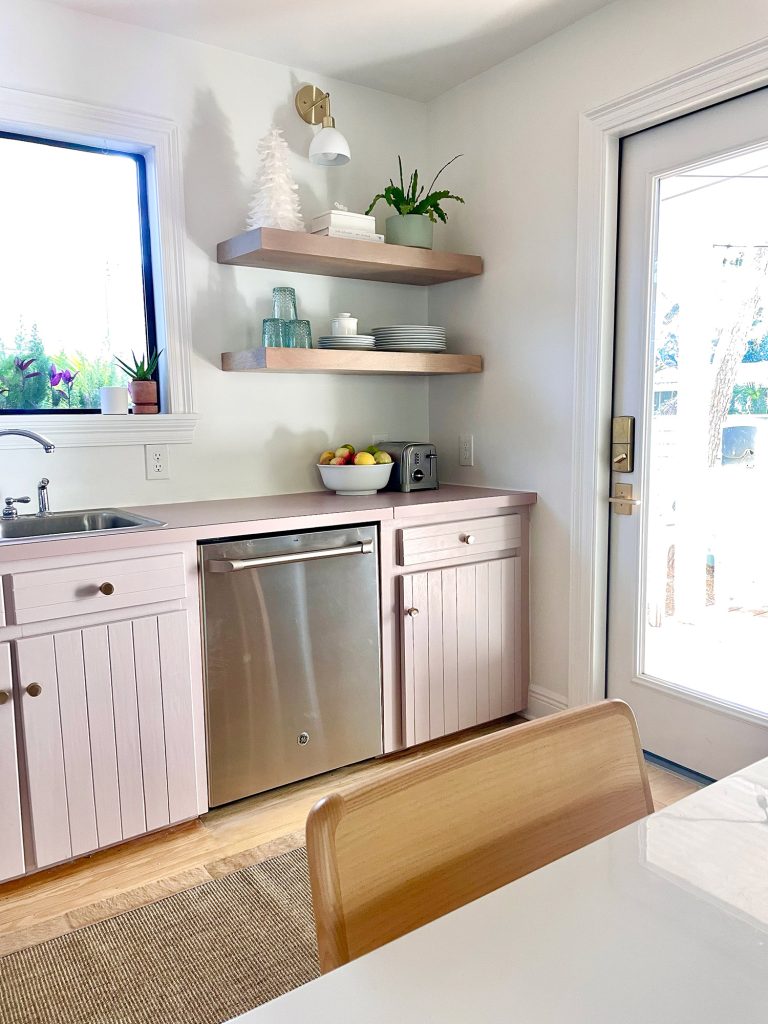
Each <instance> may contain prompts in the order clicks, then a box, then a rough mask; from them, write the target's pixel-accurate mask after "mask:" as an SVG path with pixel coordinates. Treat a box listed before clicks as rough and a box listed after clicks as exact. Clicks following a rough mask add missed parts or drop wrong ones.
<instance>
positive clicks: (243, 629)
mask: <svg viewBox="0 0 768 1024" xmlns="http://www.w3.org/2000/svg"><path fill="white" fill-rule="evenodd" d="M200 560H201V568H202V586H203V616H204V626H205V628H204V639H205V672H206V701H207V730H208V787H209V798H210V803H211V806H212V807H216V806H218V805H219V804H225V803H229V802H230V801H231V800H239V799H240V798H241V797H244V796H250V795H251V794H253V793H261V792H263V791H264V790H267V789H274V787H275V786H283V785H285V784H286V783H288V782H295V781H296V780H297V779H305V778H308V777H309V776H311V775H317V774H319V773H320V772H325V771H329V770H330V769H332V768H338V767H340V766H341V765H347V764H354V763H355V762H356V761H363V760H365V759H366V758H369V757H374V756H375V755H376V754H380V753H381V752H382V722H381V653H380V638H379V571H378V552H377V544H376V528H375V527H374V526H350V527H345V528H341V529H335V530H317V531H314V532H307V533H290V534H280V535H272V536H265V537H252V538H248V539H237V540H228V541H215V542H210V543H203V544H201V545H200Z"/></svg>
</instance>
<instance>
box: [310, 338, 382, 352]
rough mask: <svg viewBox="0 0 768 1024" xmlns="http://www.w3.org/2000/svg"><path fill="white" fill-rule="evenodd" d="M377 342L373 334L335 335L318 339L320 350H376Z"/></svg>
mask: <svg viewBox="0 0 768 1024" xmlns="http://www.w3.org/2000/svg"><path fill="white" fill-rule="evenodd" d="M374 346H375V341H374V338H373V335H372V334H344V335H342V334H334V335H326V336H325V337H323V338H318V339H317V347H318V348H357V349H370V348H374Z"/></svg>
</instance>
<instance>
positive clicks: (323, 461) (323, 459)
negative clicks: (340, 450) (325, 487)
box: [317, 452, 336, 466]
mask: <svg viewBox="0 0 768 1024" xmlns="http://www.w3.org/2000/svg"><path fill="white" fill-rule="evenodd" d="M335 454H336V453H335V452H323V454H322V455H321V456H320V458H319V459H318V460H317V461H318V462H319V463H320V465H321V466H327V465H329V463H330V461H331V459H332V458H333V457H334V455H335Z"/></svg>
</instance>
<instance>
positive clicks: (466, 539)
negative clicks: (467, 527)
mask: <svg viewBox="0 0 768 1024" xmlns="http://www.w3.org/2000/svg"><path fill="white" fill-rule="evenodd" d="M461 540H462V542H463V543H464V544H475V543H476V542H477V537H475V535H474V534H472V533H463V534H462V535H461Z"/></svg>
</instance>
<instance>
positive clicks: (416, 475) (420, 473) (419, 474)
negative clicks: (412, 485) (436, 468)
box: [412, 469, 424, 480]
mask: <svg viewBox="0 0 768 1024" xmlns="http://www.w3.org/2000/svg"><path fill="white" fill-rule="evenodd" d="M412 476H413V479H414V480H423V479H424V470H423V469H414V471H413V474H412Z"/></svg>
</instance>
